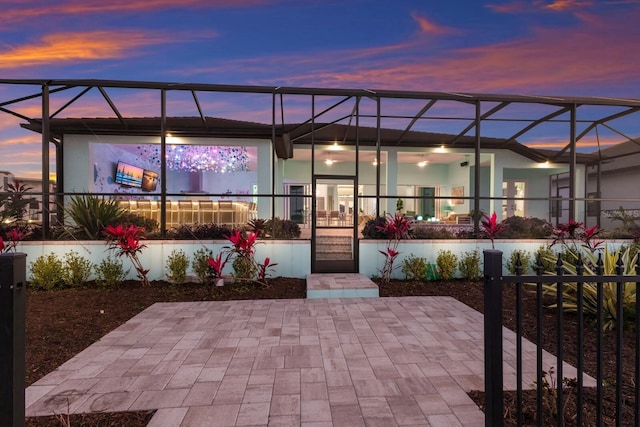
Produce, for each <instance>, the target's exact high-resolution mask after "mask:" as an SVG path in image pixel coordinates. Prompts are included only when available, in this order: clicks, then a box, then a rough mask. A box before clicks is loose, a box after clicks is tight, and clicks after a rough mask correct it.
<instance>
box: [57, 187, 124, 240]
mask: <svg viewBox="0 0 640 427" xmlns="http://www.w3.org/2000/svg"><path fill="white" fill-rule="evenodd" d="M62 209H63V210H64V213H65V216H66V217H67V218H69V219H70V220H71V222H70V223H67V224H65V229H66V234H67V235H70V236H73V237H76V238H81V239H82V238H85V239H94V240H96V239H102V238H104V236H103V235H102V230H104V229H105V227H106V226H108V225H113V224H117V223H118V222H119V221H120V219H121V218H122V217H123V216H124V215H125V210H124V209H122V208H120V207H119V206H118V201H117V200H115V199H105V198H104V197H98V196H93V195H90V196H83V195H80V196H72V197H71V200H70V201H69V203H68V204H67V205H66V206H64V207H63V208H62Z"/></svg>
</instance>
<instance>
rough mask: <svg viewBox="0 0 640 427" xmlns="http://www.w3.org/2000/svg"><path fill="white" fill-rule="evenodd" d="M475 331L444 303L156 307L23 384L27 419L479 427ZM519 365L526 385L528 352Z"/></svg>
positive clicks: (450, 302)
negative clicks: (118, 414) (122, 415)
mask: <svg viewBox="0 0 640 427" xmlns="http://www.w3.org/2000/svg"><path fill="white" fill-rule="evenodd" d="M482 324H483V319H482V315H481V314H480V313H478V312H477V311H475V310H473V309H471V308H469V307H468V306H466V305H464V304H462V303H460V302H459V301H457V300H455V299H453V298H449V297H406V298H350V299H314V300H261V301H225V302H222V301H220V302H188V303H159V304H155V305H153V306H151V307H149V308H148V309H146V310H144V311H143V312H142V313H140V314H139V315H137V316H135V317H134V318H132V319H131V320H129V321H128V322H127V323H125V324H124V325H122V326H120V327H118V328H117V329H115V330H114V331H112V332H110V333H109V334H107V335H106V336H105V337H103V339H101V340H100V341H99V342H97V343H95V344H93V345H91V346H90V347H88V348H87V349H85V350H84V351H82V352H81V353H80V354H78V355H77V356H75V357H74V358H72V359H71V360H69V361H68V362H66V363H65V364H63V365H62V366H60V368H58V369H57V370H56V371H54V372H52V373H50V374H49V375H47V376H45V377H44V378H42V379H41V380H40V381H38V382H36V383H35V384H34V385H32V386H30V387H29V388H28V389H27V393H26V398H27V410H26V412H27V416H35V415H46V414H52V413H54V412H55V413H66V412H67V404H69V405H70V406H69V407H70V410H71V412H90V411H127V410H129V411H134V410H148V409H157V410H158V411H157V412H156V414H155V416H154V417H153V419H152V421H151V423H150V424H149V426H150V427H161V426H171V427H174V426H183V427H187V426H198V427H199V426H204V425H206V426H266V425H269V426H299V425H302V426H317V427H320V426H349V427H353V426H365V425H366V426H386V427H387V426H395V425H418V426H456V425H463V426H483V425H484V416H483V413H482V412H481V411H480V410H479V409H478V407H477V406H476V405H475V404H474V403H473V402H472V401H471V399H470V398H469V397H468V395H467V391H469V390H473V389H482V388H483V371H484V367H483V363H482V358H483V346H482ZM514 347H515V336H514V334H513V333H511V332H509V331H507V330H505V353H506V354H507V355H508V354H509V353H515V351H513V352H509V349H512V348H514ZM525 355H526V357H527V360H525V363H524V366H525V367H529V368H530V369H531V371H530V372H528V374H527V376H526V378H525V379H524V382H525V384H527V385H528V384H531V383H532V381H533V375H534V371H533V370H535V363H533V362H532V357H534V355H535V351H534V347H533V345H532V344H530V343H527V344H526V348H525ZM546 357H547V358H548V359H547V360H545V363H544V366H545V367H546V368H548V367H549V366H552V365H553V364H554V360H555V359H554V358H552V357H551V356H550V355H546ZM513 366H514V363H513V361H507V362H506V363H505V375H506V377H505V380H506V381H507V382H509V381H510V384H509V385H508V386H509V387H513V386H514V382H515V380H514V368H513ZM564 369H565V375H566V376H568V377H572V376H575V370H573V369H572V368H570V367H568V366H565V368H564Z"/></svg>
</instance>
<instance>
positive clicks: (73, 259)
mask: <svg viewBox="0 0 640 427" xmlns="http://www.w3.org/2000/svg"><path fill="white" fill-rule="evenodd" d="M63 265H64V268H63V270H62V280H63V282H64V284H65V285H66V286H68V287H70V288H71V287H76V286H82V285H84V284H85V282H86V281H87V280H89V278H90V277H91V271H92V270H93V264H92V263H91V261H89V260H88V259H86V258H85V257H83V256H81V255H80V254H78V253H77V252H75V251H70V252H68V253H66V254H65V255H64V263H63Z"/></svg>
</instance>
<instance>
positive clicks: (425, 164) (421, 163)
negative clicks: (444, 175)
mask: <svg viewBox="0 0 640 427" xmlns="http://www.w3.org/2000/svg"><path fill="white" fill-rule="evenodd" d="M428 164H429V161H427V160H425V159H424V154H423V155H422V160H421V161H420V162H418V167H421V168H423V167H425V166H427V165H428Z"/></svg>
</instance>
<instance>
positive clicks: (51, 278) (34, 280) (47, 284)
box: [29, 253, 64, 290]
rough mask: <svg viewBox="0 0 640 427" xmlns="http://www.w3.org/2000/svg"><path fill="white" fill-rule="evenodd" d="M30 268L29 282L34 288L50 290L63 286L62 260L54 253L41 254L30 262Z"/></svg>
mask: <svg viewBox="0 0 640 427" xmlns="http://www.w3.org/2000/svg"><path fill="white" fill-rule="evenodd" d="M30 268H31V280H30V282H29V284H30V286H31V287H32V288H34V289H43V290H49V289H54V288H59V287H62V285H63V284H64V279H63V275H62V270H63V265H62V261H61V260H60V259H59V258H58V257H57V256H56V254H54V253H50V254H49V255H47V256H44V255H42V256H39V257H38V258H36V260H35V261H34V262H32V263H31V264H30Z"/></svg>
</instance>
